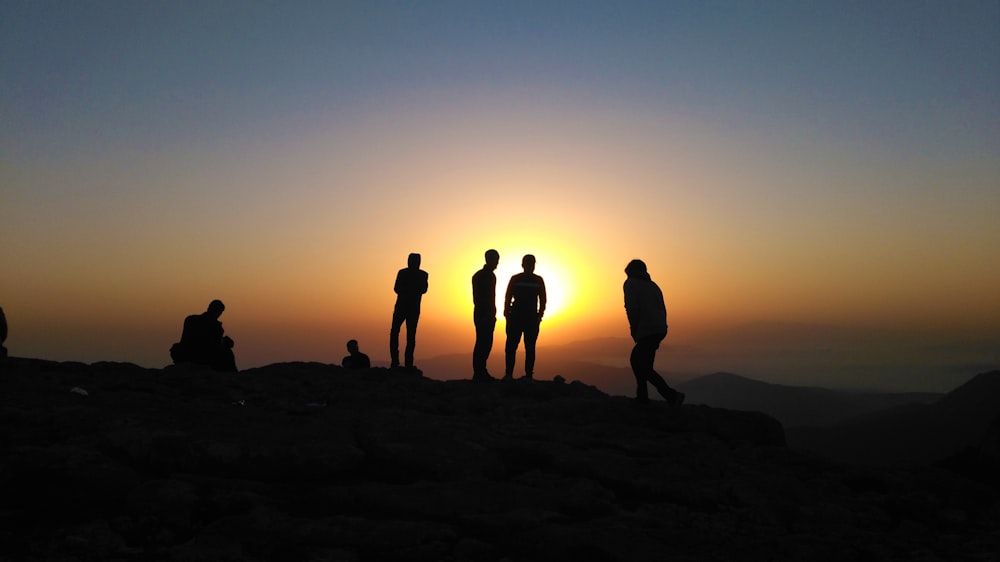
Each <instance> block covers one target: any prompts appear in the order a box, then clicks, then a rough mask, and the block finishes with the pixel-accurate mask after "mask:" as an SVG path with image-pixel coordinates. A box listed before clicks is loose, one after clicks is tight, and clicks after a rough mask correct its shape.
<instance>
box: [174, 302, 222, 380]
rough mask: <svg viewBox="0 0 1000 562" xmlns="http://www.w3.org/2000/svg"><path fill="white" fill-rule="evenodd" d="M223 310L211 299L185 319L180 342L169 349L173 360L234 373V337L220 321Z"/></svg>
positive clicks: (220, 303)
mask: <svg viewBox="0 0 1000 562" xmlns="http://www.w3.org/2000/svg"><path fill="white" fill-rule="evenodd" d="M224 310H226V306H225V305H224V304H222V301H220V300H214V301H212V302H211V303H209V305H208V310H206V311H205V312H202V313H201V314H192V315H191V316H188V317H187V318H185V319H184V330H183V332H181V341H179V342H177V343H175V344H174V345H173V347H171V348H170V357H171V358H172V359H173V360H174V363H196V364H199V365H205V366H207V367H211V368H212V369H215V370H216V371H225V372H233V373H235V372H236V370H237V369H236V357H235V356H234V355H233V340H232V339H231V338H230V337H229V336H227V335H225V332H224V331H223V329H222V322H219V316H221V315H222V312H223V311H224Z"/></svg>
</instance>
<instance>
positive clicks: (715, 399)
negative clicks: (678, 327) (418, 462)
mask: <svg viewBox="0 0 1000 562" xmlns="http://www.w3.org/2000/svg"><path fill="white" fill-rule="evenodd" d="M678 388H679V389H680V390H681V391H682V392H684V393H685V394H687V402H688V403H689V404H706V405H709V406H715V407H720V408H727V409H732V410H750V411H760V412H764V413H766V414H768V415H770V416H772V417H774V418H775V419H777V420H778V421H780V422H781V423H782V424H783V425H784V426H785V427H786V428H787V427H797V426H830V425H834V424H838V423H843V422H846V421H848V420H850V419H852V418H856V417H859V416H864V415H867V414H872V413H875V412H880V411H883V410H886V409H889V408H895V407H903V406H906V405H910V404H927V403H930V402H933V401H935V400H938V399H940V398H941V397H942V395H941V394H936V393H926V392H907V393H867V392H850V391H844V390H831V389H828V388H819V387H798V386H787V385H781V384H772V383H766V382H761V381H758V380H754V379H750V378H747V377H743V376H740V375H736V374H733V373H722V372H720V373H713V374H710V375H705V376H702V377H697V378H695V379H691V380H689V381H685V382H682V383H679V384H678Z"/></svg>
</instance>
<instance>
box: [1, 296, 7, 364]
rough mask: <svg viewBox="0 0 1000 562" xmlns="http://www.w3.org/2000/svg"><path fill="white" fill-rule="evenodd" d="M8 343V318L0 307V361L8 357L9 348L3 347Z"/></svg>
mask: <svg viewBox="0 0 1000 562" xmlns="http://www.w3.org/2000/svg"><path fill="white" fill-rule="evenodd" d="M5 341H7V317H6V316H4V314H3V307H0V359H3V358H4V357H7V348H6V347H4V346H3V344H4V342H5Z"/></svg>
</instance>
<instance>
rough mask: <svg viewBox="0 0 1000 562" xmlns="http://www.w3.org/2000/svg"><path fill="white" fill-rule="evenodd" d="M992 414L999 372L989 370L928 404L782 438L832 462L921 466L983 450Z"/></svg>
mask: <svg viewBox="0 0 1000 562" xmlns="http://www.w3.org/2000/svg"><path fill="white" fill-rule="evenodd" d="M998 410H1000V371H991V372H988V373H982V374H979V375H976V376H975V377H973V378H972V379H971V380H969V381H968V382H967V383H965V384H964V385H962V386H960V387H958V388H956V389H955V390H953V391H951V392H949V393H948V394H946V395H945V396H944V397H942V398H940V399H939V400H937V401H935V402H933V403H931V404H925V405H920V406H913V407H907V408H894V409H890V410H886V411H883V412H880V413H877V414H873V415H869V416H867V417H865V418H861V419H857V420H853V421H850V422H845V423H843V424H840V425H837V426H834V427H826V428H787V435H788V441H789V444H790V445H791V446H793V447H796V448H799V449H803V450H808V451H812V452H815V453H819V454H821V455H824V456H827V457H830V458H833V459H836V460H842V461H847V462H854V463H860V464H877V465H897V464H902V465H911V464H926V463H931V462H936V461H940V460H942V459H945V458H947V457H949V456H951V455H954V454H956V453H957V452H959V451H962V450H963V449H966V448H970V447H974V448H979V447H983V446H988V445H989V444H988V443H986V440H987V438H988V437H989V436H990V435H991V434H990V433H989V431H990V427H991V426H993V425H995V424H996V419H997V412H998ZM994 431H995V429H994ZM992 438H993V439H995V436H993V437H992ZM994 446H995V444H994Z"/></svg>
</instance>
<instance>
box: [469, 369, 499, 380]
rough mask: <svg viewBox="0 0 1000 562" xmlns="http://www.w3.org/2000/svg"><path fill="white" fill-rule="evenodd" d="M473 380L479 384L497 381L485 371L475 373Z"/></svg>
mask: <svg viewBox="0 0 1000 562" xmlns="http://www.w3.org/2000/svg"><path fill="white" fill-rule="evenodd" d="M472 380H474V381H477V382H488V381H493V380H496V379H494V378H493V375H491V374H490V373H489V372H488V371H483V372H481V373H473V374H472Z"/></svg>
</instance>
